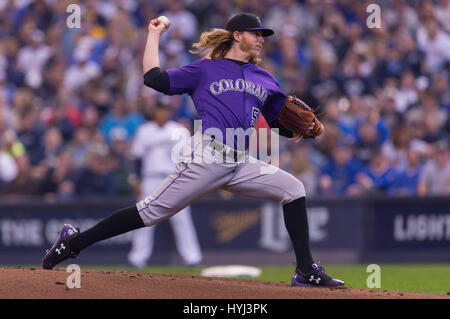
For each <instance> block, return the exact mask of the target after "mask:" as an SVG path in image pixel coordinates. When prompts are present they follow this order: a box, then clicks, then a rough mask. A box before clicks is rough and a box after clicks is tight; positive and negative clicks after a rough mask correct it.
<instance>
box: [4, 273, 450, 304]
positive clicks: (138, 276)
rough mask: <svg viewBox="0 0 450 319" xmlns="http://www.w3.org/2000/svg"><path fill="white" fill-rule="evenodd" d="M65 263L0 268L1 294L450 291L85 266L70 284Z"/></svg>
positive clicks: (367, 295)
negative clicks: (322, 284) (321, 285)
mask: <svg viewBox="0 0 450 319" xmlns="http://www.w3.org/2000/svg"><path fill="white" fill-rule="evenodd" d="M70 275H71V273H68V272H66V269H65V268H55V269H53V270H43V269H40V268H0V282H1V285H0V298H2V299H5V298H9V299H11V298H12V299H16V298H22V299H23V298H25V299H36V298H45V299H48V298H58V299H61V298H70V299H74V298H75V299H76V298H83V299H92V298H102V299H103V298H115V299H117V298H126V299H139V298H145V299H297V298H298V299H310V298H313V299H323V298H326V299H333V298H339V299H342V298H345V299H360V298H364V299H373V298H449V297H450V296H444V295H432V294H419V293H410V292H397V291H387V290H369V289H360V288H346V289H328V288H303V287H292V286H290V285H289V284H288V283H274V282H266V281H257V280H242V279H228V278H227V279H224V278H207V277H198V276H186V275H168V274H149V273H131V272H125V271H108V270H89V269H82V270H81V282H80V284H81V287H80V288H72V289H69V288H68V287H67V278H68V277H69V276H70Z"/></svg>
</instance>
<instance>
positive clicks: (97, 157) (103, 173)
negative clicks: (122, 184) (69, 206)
mask: <svg viewBox="0 0 450 319" xmlns="http://www.w3.org/2000/svg"><path fill="white" fill-rule="evenodd" d="M107 152H108V150H107V148H96V149H92V150H90V151H89V153H88V154H87V156H86V166H85V167H83V168H82V169H81V170H80V171H79V172H78V173H77V176H76V177H75V192H76V194H77V195H79V196H83V197H96V196H102V195H103V196H104V195H109V196H111V195H113V194H114V193H115V184H114V175H113V173H112V171H111V167H110V161H109V158H108V153H107Z"/></svg>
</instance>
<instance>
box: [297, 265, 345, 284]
mask: <svg viewBox="0 0 450 319" xmlns="http://www.w3.org/2000/svg"><path fill="white" fill-rule="evenodd" d="M291 285H292V286H300V287H319V288H345V286H344V282H343V281H342V280H339V279H334V278H332V277H330V276H329V275H327V273H326V272H325V269H324V268H323V267H322V266H320V265H318V264H312V270H311V271H310V272H308V273H306V274H303V273H302V272H301V271H300V270H299V269H296V270H295V272H294V275H293V276H292V279H291Z"/></svg>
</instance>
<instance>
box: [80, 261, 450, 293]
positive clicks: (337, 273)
mask: <svg viewBox="0 0 450 319" xmlns="http://www.w3.org/2000/svg"><path fill="white" fill-rule="evenodd" d="M325 266H326V271H327V273H328V274H330V275H332V276H333V277H335V278H339V279H342V280H344V281H345V283H346V286H347V287H351V288H365V289H367V288H368V287H367V284H366V281H367V278H368V277H369V276H370V275H371V274H372V273H371V272H370V273H369V272H366V270H367V265H325ZM379 266H380V268H381V287H380V289H382V290H396V291H409V292H422V293H433V294H447V293H448V292H450V265H449V264H380V265H379ZM86 267H90V268H94V267H92V266H86ZM256 267H259V268H260V269H261V270H262V275H261V276H259V277H257V278H250V279H255V280H264V281H273V282H289V281H290V278H291V275H292V271H293V267H292V266H256ZM82 268H83V266H82ZM95 268H102V269H106V268H107V269H111V270H126V271H135V272H149V273H166V274H182V275H200V272H201V270H202V268H190V267H176V266H153V267H147V268H144V269H136V268H123V267H111V266H106V267H95ZM241 278H247V277H241Z"/></svg>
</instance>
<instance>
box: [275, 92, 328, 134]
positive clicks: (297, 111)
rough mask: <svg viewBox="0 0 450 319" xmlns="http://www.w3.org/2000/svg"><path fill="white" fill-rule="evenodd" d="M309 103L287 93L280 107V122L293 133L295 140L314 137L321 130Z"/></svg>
mask: <svg viewBox="0 0 450 319" xmlns="http://www.w3.org/2000/svg"><path fill="white" fill-rule="evenodd" d="M315 111H316V110H313V109H312V108H311V107H309V105H307V104H306V103H305V102H303V101H302V100H300V99H299V98H297V97H296V96H294V95H289V96H288V97H287V99H286V101H285V102H284V104H283V105H282V107H281V111H280V124H281V125H283V126H284V127H285V128H287V129H288V130H290V131H291V132H292V134H293V137H292V138H291V139H293V140H295V141H296V142H298V141H300V140H301V139H302V138H304V139H307V138H315V137H316V136H319V135H320V134H322V132H323V125H322V123H320V121H319V120H318V118H317V117H318V116H320V115H321V114H319V115H317V116H316V114H315Z"/></svg>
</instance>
